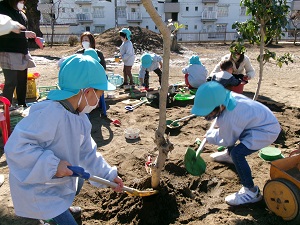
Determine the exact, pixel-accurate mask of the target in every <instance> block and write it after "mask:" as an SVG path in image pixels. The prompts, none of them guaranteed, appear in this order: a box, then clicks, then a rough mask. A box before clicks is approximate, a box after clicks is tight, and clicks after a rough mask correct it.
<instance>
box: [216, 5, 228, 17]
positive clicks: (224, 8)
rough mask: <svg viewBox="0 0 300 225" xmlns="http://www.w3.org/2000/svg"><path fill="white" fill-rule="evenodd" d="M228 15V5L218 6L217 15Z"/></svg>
mask: <svg viewBox="0 0 300 225" xmlns="http://www.w3.org/2000/svg"><path fill="white" fill-rule="evenodd" d="M227 16H228V7H227V6H219V7H218V17H227Z"/></svg>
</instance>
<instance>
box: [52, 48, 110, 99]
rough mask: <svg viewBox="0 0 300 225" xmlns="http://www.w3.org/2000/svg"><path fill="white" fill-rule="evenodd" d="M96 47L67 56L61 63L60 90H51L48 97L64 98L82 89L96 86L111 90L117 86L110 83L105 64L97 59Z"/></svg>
mask: <svg viewBox="0 0 300 225" xmlns="http://www.w3.org/2000/svg"><path fill="white" fill-rule="evenodd" d="M96 57H98V56H97V53H96V51H95V50H94V49H88V50H85V51H84V53H83V54H82V55H81V54H75V55H72V56H69V57H67V58H66V59H65V60H64V61H63V62H62V63H61V65H60V70H59V73H58V86H59V88H60V90H51V91H50V92H49V94H48V99H51V100H64V99H68V98H70V97H72V96H74V95H76V94H78V93H79V91H80V89H84V88H94V89H97V90H103V91H111V90H115V89H116V87H115V86H114V85H113V84H111V83H109V82H108V81H107V78H106V73H105V71H104V68H103V66H102V65H101V64H100V63H99V61H98V60H97V59H96Z"/></svg>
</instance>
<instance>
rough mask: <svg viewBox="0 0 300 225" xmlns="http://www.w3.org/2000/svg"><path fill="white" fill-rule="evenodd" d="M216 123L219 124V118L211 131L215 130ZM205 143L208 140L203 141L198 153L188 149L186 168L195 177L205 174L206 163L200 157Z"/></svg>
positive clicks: (211, 126)
mask: <svg viewBox="0 0 300 225" xmlns="http://www.w3.org/2000/svg"><path fill="white" fill-rule="evenodd" d="M216 122H217V118H216V119H215V120H214V121H213V122H212V124H211V125H210V128H209V130H211V129H213V128H214V126H215V125H216ZM205 143H206V138H204V139H203V141H202V142H201V144H200V146H199V148H198V149H197V151H195V150H194V149H192V148H188V149H187V150H186V153H185V156H184V164H185V168H186V170H187V171H188V173H190V174H192V175H194V176H200V175H202V174H203V173H205V170H206V163H205V161H204V160H203V159H202V158H201V156H200V154H201V152H202V150H203V148H204V145H205Z"/></svg>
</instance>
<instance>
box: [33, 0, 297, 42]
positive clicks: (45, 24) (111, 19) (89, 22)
mask: <svg viewBox="0 0 300 225" xmlns="http://www.w3.org/2000/svg"><path fill="white" fill-rule="evenodd" d="M152 2H153V5H154V7H155V8H156V10H157V12H158V13H159V15H161V18H162V20H163V21H165V22H167V21H168V19H172V21H173V22H175V21H177V22H178V23H179V24H184V25H185V28H183V29H180V30H179V32H178V38H179V41H180V40H181V41H197V40H204V39H207V38H208V39H209V38H218V39H221V40H222V39H224V38H226V39H227V40H229V39H232V40H233V39H234V37H233V36H235V31H234V30H233V29H232V28H231V26H232V24H233V23H234V22H235V21H245V20H247V19H248V18H250V17H249V16H246V15H245V13H246V8H245V7H241V6H240V0H156V1H152ZM289 4H290V5H291V8H293V7H294V8H297V9H296V10H299V9H300V0H294V1H289ZM298 8H299V9H298ZM38 9H39V10H40V12H41V21H40V24H41V26H40V27H41V31H42V32H43V34H47V33H48V34H50V33H51V17H53V18H55V19H56V24H55V34H66V35H70V34H76V35H79V34H81V33H82V32H84V31H90V32H91V33H94V34H95V33H101V32H103V31H105V30H107V29H109V28H113V27H116V26H140V27H143V28H147V29H150V30H152V31H154V32H159V30H158V29H157V27H156V26H155V24H154V23H153V21H152V19H151V18H150V16H149V14H148V13H147V12H146V10H145V8H144V6H143V4H142V2H141V0H111V1H104V0H53V1H52V0H39V4H38ZM201 35H204V36H201ZM225 35H231V36H232V37H226V36H225Z"/></svg>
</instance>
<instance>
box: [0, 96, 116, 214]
mask: <svg viewBox="0 0 300 225" xmlns="http://www.w3.org/2000/svg"><path fill="white" fill-rule="evenodd" d="M91 127H92V126H91V123H90V121H89V119H88V117H87V116H86V115H85V114H79V115H78V114H74V113H71V112H70V111H68V110H66V109H65V108H64V107H63V106H62V105H61V104H60V103H59V102H56V101H52V100H47V101H43V102H40V103H37V104H34V105H32V106H31V109H30V112H29V115H28V116H27V117H25V118H24V119H22V120H21V121H20V122H19V123H18V124H17V125H16V127H15V129H14V131H13V132H12V134H11V136H10V137H9V139H8V141H7V143H6V145H5V148H4V150H5V153H6V160H7V163H8V166H9V183H10V190H11V196H12V200H13V204H14V209H15V213H16V214H17V215H18V216H22V217H28V218H35V219H51V218H53V217H56V216H58V215H60V214H61V213H63V212H64V211H66V210H67V209H68V208H69V207H70V206H71V204H72V202H73V200H74V197H75V193H76V186H77V179H78V178H76V177H63V178H56V177H55V176H54V175H55V174H56V171H57V166H58V164H59V162H60V160H66V161H68V162H69V163H70V164H71V165H73V166H81V167H83V168H85V170H86V171H87V172H89V173H90V174H92V175H96V176H99V177H102V178H105V179H108V180H110V181H112V180H113V179H114V178H115V177H116V176H117V169H116V167H111V166H110V165H109V164H108V163H107V162H106V161H105V160H104V158H103V157H102V156H101V154H100V153H99V152H96V150H97V146H96V143H95V141H94V140H93V139H92V137H91V135H90V134H91ZM91 184H93V185H95V186H97V187H100V186H101V185H100V184H99V183H95V182H91ZM101 187H104V186H101Z"/></svg>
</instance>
